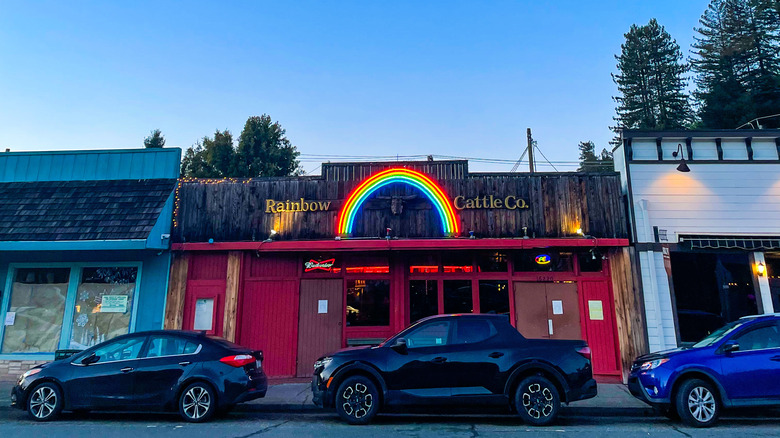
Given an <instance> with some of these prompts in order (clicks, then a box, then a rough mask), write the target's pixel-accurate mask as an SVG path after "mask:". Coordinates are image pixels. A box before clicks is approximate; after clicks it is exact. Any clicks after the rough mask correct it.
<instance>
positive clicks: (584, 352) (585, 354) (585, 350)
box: [577, 345, 590, 360]
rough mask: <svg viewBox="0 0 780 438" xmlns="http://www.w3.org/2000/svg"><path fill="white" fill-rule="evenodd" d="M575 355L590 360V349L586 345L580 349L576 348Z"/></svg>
mask: <svg viewBox="0 0 780 438" xmlns="http://www.w3.org/2000/svg"><path fill="white" fill-rule="evenodd" d="M577 353H579V354H580V355H581V356H582V357H584V358H585V359H588V360H590V347H588V346H587V345H586V346H584V347H582V348H578V349H577Z"/></svg>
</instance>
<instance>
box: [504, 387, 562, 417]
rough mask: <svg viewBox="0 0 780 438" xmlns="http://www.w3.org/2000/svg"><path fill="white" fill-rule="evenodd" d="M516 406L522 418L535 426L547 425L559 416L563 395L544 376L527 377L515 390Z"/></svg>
mask: <svg viewBox="0 0 780 438" xmlns="http://www.w3.org/2000/svg"><path fill="white" fill-rule="evenodd" d="M515 408H516V409H517V413H518V414H519V415H520V418H522V419H523V421H525V422H526V423H528V424H531V425H533V426H547V425H548V424H550V423H552V422H553V421H555V419H556V418H557V417H558V411H559V410H560V408H561V396H560V394H558V388H556V387H555V385H554V384H553V383H552V382H551V381H549V380H548V379H546V378H544V377H542V376H531V377H526V378H525V379H523V381H522V382H520V385H518V386H517V390H516V391H515Z"/></svg>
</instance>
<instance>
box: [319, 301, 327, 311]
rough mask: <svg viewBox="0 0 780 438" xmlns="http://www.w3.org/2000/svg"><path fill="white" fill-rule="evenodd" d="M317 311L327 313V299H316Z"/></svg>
mask: <svg viewBox="0 0 780 438" xmlns="http://www.w3.org/2000/svg"><path fill="white" fill-rule="evenodd" d="M317 313H328V300H318V301H317Z"/></svg>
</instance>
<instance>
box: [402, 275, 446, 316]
mask: <svg viewBox="0 0 780 438" xmlns="http://www.w3.org/2000/svg"><path fill="white" fill-rule="evenodd" d="M438 295H439V291H438V287H437V282H436V280H409V321H410V322H415V321H417V320H420V319H422V318H425V317H426V316H431V315H436V314H437V313H439V296H438Z"/></svg>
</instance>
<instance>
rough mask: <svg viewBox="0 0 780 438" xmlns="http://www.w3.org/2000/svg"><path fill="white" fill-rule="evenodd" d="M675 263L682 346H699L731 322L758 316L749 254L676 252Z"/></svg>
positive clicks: (673, 262) (672, 259)
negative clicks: (698, 342)
mask: <svg viewBox="0 0 780 438" xmlns="http://www.w3.org/2000/svg"><path fill="white" fill-rule="evenodd" d="M671 263H672V281H673V283H674V298H675V300H676V304H677V321H678V326H679V329H680V340H681V341H682V342H697V341H699V340H701V339H703V338H704V337H706V336H707V335H709V334H710V333H713V332H714V331H715V330H717V329H718V328H719V327H721V326H723V324H725V323H727V322H730V321H735V320H737V319H739V318H740V317H742V316H745V315H755V314H756V313H758V305H757V302H756V292H755V290H754V289H753V273H752V271H751V269H752V267H751V265H750V261H749V260H748V255H747V254H745V253H717V254H716V253H705V252H701V253H690V252H681V251H672V253H671Z"/></svg>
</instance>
